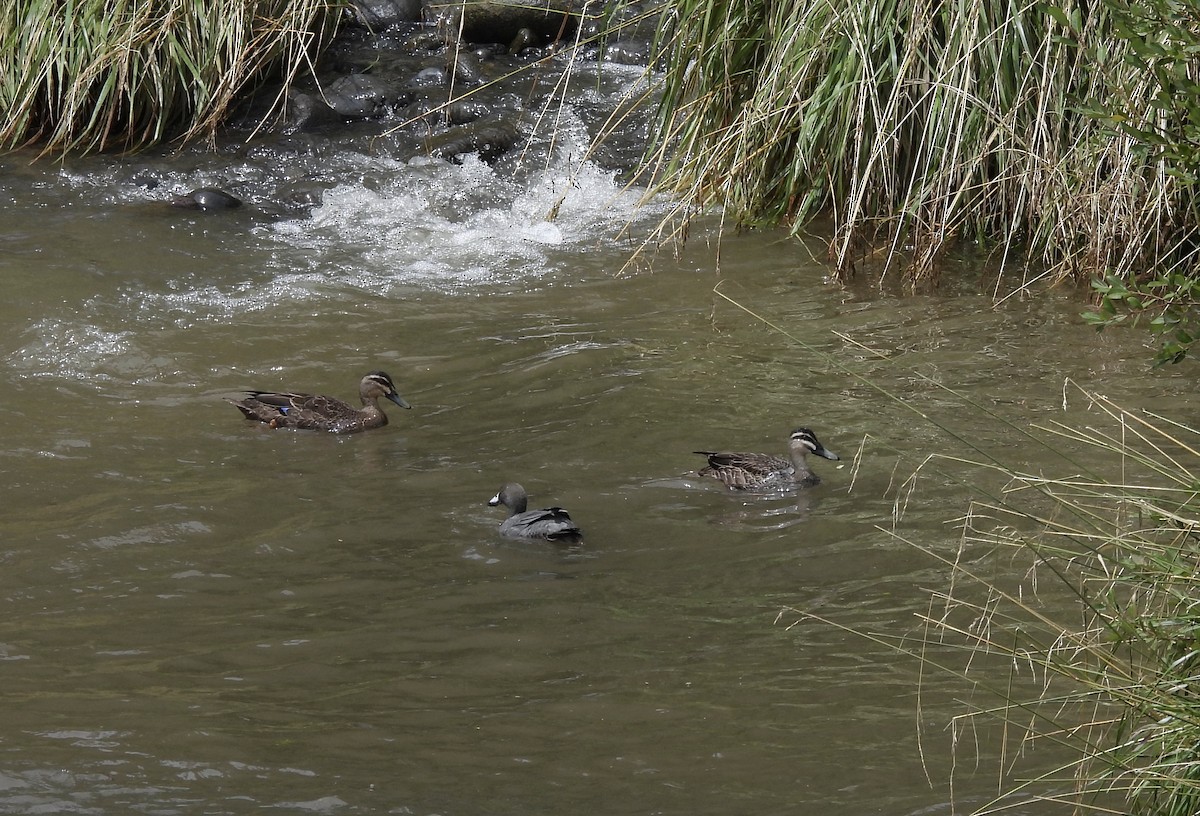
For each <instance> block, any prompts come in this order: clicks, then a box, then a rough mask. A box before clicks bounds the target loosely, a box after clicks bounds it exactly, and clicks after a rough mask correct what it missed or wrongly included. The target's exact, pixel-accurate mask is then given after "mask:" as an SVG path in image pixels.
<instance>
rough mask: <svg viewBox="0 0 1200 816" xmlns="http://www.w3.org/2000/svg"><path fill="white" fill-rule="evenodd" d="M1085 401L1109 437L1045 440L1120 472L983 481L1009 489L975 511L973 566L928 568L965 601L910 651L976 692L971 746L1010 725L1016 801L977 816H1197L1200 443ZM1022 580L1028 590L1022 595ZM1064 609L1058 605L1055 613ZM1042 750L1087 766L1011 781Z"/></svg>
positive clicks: (1077, 434) (1072, 435)
mask: <svg viewBox="0 0 1200 816" xmlns="http://www.w3.org/2000/svg"><path fill="white" fill-rule="evenodd" d="M1086 396H1087V398H1088V399H1089V400H1090V402H1091V406H1092V407H1093V409H1094V410H1095V413H1098V414H1101V415H1102V416H1104V417H1105V418H1106V420H1107V421H1106V423H1105V426H1102V427H1090V428H1084V429H1077V428H1071V427H1068V426H1065V425H1061V424H1052V425H1050V426H1048V427H1046V428H1043V429H1041V430H1042V431H1044V432H1046V433H1048V434H1049V437H1048V439H1047V441H1048V443H1049V444H1051V445H1053V446H1057V447H1058V448H1059V450H1060V452H1066V451H1068V450H1071V449H1075V450H1079V449H1080V446H1085V447H1089V448H1092V449H1094V451H1093V452H1094V453H1097V454H1098V455H1097V456H1093V457H1091V458H1092V459H1093V460H1095V459H1097V458H1098V459H1100V460H1103V461H1106V462H1107V463H1108V464H1109V465H1111V466H1112V468H1113V471H1112V472H1109V473H1108V474H1107V475H1103V474H1101V473H1097V472H1092V471H1094V470H1096V469H1095V468H1092V469H1084V470H1083V471H1082V472H1081V473H1080V475H1077V476H1073V477H1069V478H1045V477H1041V476H1037V475H1034V474H1030V473H1023V472H1016V471H1013V470H1010V469H1006V468H1002V467H999V466H997V465H995V464H994V463H983V466H986V467H988V468H991V469H993V470H998V471H999V472H1000V473H1001V475H1003V476H1005V477H1006V478H1007V479H1008V484H1007V487H1006V488H1005V490H1004V491H1003V493H1002V495H1001V496H1000V497H998V500H996V501H989V502H986V503H980V504H978V505H976V506H974V507H972V508H971V510H970V512H969V513H968V514H967V515H966V517H965V518H964V519H963V520H962V531H963V533H962V538H961V546H960V548H959V551H958V552H957V553H953V554H951V555H949V556H947V555H945V554H938V553H936V552H934V551H932V550H927V551H929V552H930V553H931V554H933V555H934V556H935V557H938V558H941V559H942V560H943V561H945V563H946V564H947V565H949V567H950V569H951V577H950V581H949V586H948V588H947V589H946V590H945V591H942V592H937V593H935V594H934V595H933V597H932V600H931V604H930V607H929V613H928V614H927V615H926V616H924V618H923V624H922V631H923V636H922V638H921V641H922V645H921V647H920V648H919V649H915V650H914V649H911V648H909V647H907V646H905V647H903V648H904V650H905V651H907V652H908V653H910V654H914V655H915V656H917V657H919V658H921V659H923V660H925V661H926V663H927V665H929V666H931V667H936V668H939V669H944V670H947V671H951V672H952V673H954V674H956V675H957V676H959V677H960V678H961V679H963V680H964V681H965V682H966V683H968V684H969V685H970V687H971V688H972V689H974V692H973V699H974V700H975V701H976V702H975V703H974V705H975V707H974V708H973V709H972V710H971V711H970V712H969V713H967V714H964V715H962V716H961V717H959V718H957V719H956V722H955V730H956V733H960V734H961V732H963V731H965V730H968V729H974V728H975V727H976V726H977V725H980V724H981V721H983V720H998V721H999V722H1000V723H1001V725H1002V731H1003V733H1004V734H1005V735H1006V737H1007V746H1008V747H1007V748H1006V758H1005V762H1003V763H1002V770H1001V780H1000V782H1001V790H1002V796H1000V797H998V798H997V799H996V800H995V801H994V802H991V803H989V804H988V805H986V806H984V807H983V808H981V809H979V810H978V811H976V812H978V813H992V812H1000V811H1003V810H1004V809H1005V808H1007V807H1009V806H1011V804H1012V803H1013V799H1014V797H1017V798H1020V799H1036V800H1045V801H1055V802H1059V803H1067V804H1070V805H1071V806H1072V807H1074V808H1076V809H1077V811H1078V810H1089V809H1096V810H1102V811H1104V812H1114V810H1115V811H1116V812H1129V813H1153V814H1156V815H1157V816H1163V815H1164V814H1167V815H1169V816H1194V814H1196V813H1200V431H1198V430H1197V429H1194V428H1189V427H1186V426H1184V425H1182V424H1180V423H1177V422H1173V421H1171V420H1168V419H1167V418H1165V417H1162V416H1157V415H1154V414H1150V413H1147V412H1129V411H1125V410H1122V409H1121V408H1120V407H1118V406H1116V405H1114V404H1113V403H1111V402H1110V401H1108V400H1106V399H1105V398H1103V397H1100V396H1095V395H1090V394H1089V395H1086ZM1075 459H1076V461H1081V460H1082V459H1083V457H1078V456H1077V457H1075ZM1064 461H1065V459H1064ZM984 554H986V555H984ZM981 555H982V557H981ZM1005 555H1007V556H1009V557H1007V558H1006V557H1003V556H1005ZM1022 564H1023V565H1024V567H1025V569H1024V571H1023V572H1024V578H1023V579H1021V578H1020V577H1016V578H1014V577H1013V574H1014V569H1013V568H1014V565H1022ZM988 565H996V566H998V569H997V570H996V571H995V572H993V571H991V570H990V568H989V566H988ZM1021 574H1022V570H1021V569H1018V570H1016V575H1017V576H1020V575H1021ZM1050 595H1054V596H1057V598H1056V600H1055V602H1053V603H1043V599H1045V598H1046V597H1048V596H1050ZM1052 610H1057V611H1052ZM947 649H950V650H951V653H953V651H954V650H955V649H958V650H961V651H962V653H963V655H964V660H963V664H962V665H963V667H962V668H958V669H956V668H953V665H952V663H953V661H947V659H946V658H945V657H944V656H941V657H938V658H936V659H935V658H933V657H931V655H934V654H938V655H945V654H946V650H947ZM1029 693H1031V694H1032V696H1024V695H1026V694H1029ZM1038 741H1043V742H1050V743H1054V744H1056V745H1058V746H1063V747H1065V748H1066V749H1067V750H1068V752H1069V754H1070V755H1071V756H1073V757H1074V758H1073V759H1071V760H1069V761H1067V762H1066V763H1065V764H1063V765H1060V766H1059V767H1056V768H1054V769H1053V770H1051V771H1049V772H1047V773H1045V774H1042V775H1039V776H1037V777H1036V778H1033V779H1026V780H1023V781H1022V780H1018V779H1016V778H1015V776H1009V774H1010V773H1012V767H1011V766H1012V759H1013V754H1015V753H1017V752H1018V751H1014V750H1013V749H1012V746H1013V745H1016V746H1019V749H1018V750H1023V749H1024V747H1025V746H1028V745H1030V744H1033V743H1036V742H1038ZM969 743H971V740H957V739H956V744H960V745H961V744H969ZM1122 802H1123V804H1122ZM1114 803H1116V804H1115V805H1114Z"/></svg>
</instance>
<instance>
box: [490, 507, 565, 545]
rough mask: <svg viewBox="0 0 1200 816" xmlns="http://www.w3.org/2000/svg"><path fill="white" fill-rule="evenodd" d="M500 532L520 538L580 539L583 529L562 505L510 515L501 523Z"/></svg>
mask: <svg viewBox="0 0 1200 816" xmlns="http://www.w3.org/2000/svg"><path fill="white" fill-rule="evenodd" d="M500 532H501V533H503V534H504V535H508V536H517V537H520V538H546V539H550V540H551V541H578V540H579V539H580V538H582V537H583V531H582V530H581V529H579V527H578V526H576V524H575V522H574V521H572V519H571V515H570V514H569V513H568V512H567V511H566V510H564V509H562V508H561V507H547V508H546V509H544V510H527V511H525V512H524V513H517V514H516V515H515V516H509V517H508V518H507V519H505V520H504V522H503V523H502V524H501V525H500Z"/></svg>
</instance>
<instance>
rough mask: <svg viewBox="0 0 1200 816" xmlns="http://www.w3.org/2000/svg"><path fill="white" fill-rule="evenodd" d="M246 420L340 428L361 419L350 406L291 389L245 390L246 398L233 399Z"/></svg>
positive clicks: (334, 399) (273, 424)
mask: <svg viewBox="0 0 1200 816" xmlns="http://www.w3.org/2000/svg"><path fill="white" fill-rule="evenodd" d="M231 402H233V404H234V405H236V406H237V407H238V408H239V409H240V410H241V412H242V413H243V414H245V415H246V417H247V418H249V419H257V420H258V421H259V422H267V423H269V424H271V425H272V427H275V428H300V429H303V430H320V431H339V430H342V429H343V428H345V427H347V425H348V423H349V424H353V423H355V422H357V421H359V420H360V414H359V411H358V409H357V408H355V407H354V406H353V405H350V404H348V403H345V402H343V401H342V400H340V399H336V398H334V397H327V396H325V395H324V394H301V393H297V392H291V391H247V392H246V399H244V400H241V401H233V400H231Z"/></svg>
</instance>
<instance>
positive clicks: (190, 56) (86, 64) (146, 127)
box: [0, 0, 336, 151]
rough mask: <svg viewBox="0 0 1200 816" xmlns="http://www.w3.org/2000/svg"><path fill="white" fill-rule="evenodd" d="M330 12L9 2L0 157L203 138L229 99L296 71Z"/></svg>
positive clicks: (314, 4)
mask: <svg viewBox="0 0 1200 816" xmlns="http://www.w3.org/2000/svg"><path fill="white" fill-rule="evenodd" d="M334 5H336V0H161V1H160V0H9V2H7V3H3V4H0V111H4V112H5V116H4V119H3V121H0V149H11V148H14V147H17V146H20V145H24V144H32V143H36V144H38V145H39V146H40V147H42V148H43V149H44V150H46V151H65V150H85V151H86V150H109V149H117V150H132V149H135V148H138V147H142V146H145V145H148V144H153V143H156V142H159V141H162V140H166V139H173V138H182V139H191V138H196V137H201V136H210V135H211V134H212V133H213V132H214V131H215V129H216V128H217V127H218V126H219V125H220V124H221V123H222V122H223V121H224V119H225V118H226V116H227V115H228V113H229V112H230V110H231V108H232V106H233V105H234V104H235V103H236V101H237V99H238V94H239V93H241V92H242V91H244V90H245V89H247V88H248V87H249V86H251V85H253V84H255V83H257V82H259V81H261V80H263V79H265V78H267V77H269V76H281V77H282V78H283V79H284V80H285V83H286V80H288V79H290V78H291V77H293V76H294V75H295V74H296V72H297V71H300V70H302V69H303V68H304V67H305V65H306V59H307V58H308V57H309V55H311V54H312V53H313V52H314V50H315V49H316V47H317V46H318V45H319V44H320V43H321V42H322V40H323V39H324V38H325V37H327V36H328V35H330V34H331V33H332V27H333V25H334V24H335V22H336V17H335V16H334V15H333V14H332V13H331V11H332V10H333V6H334ZM281 102H282V98H281V99H279V100H277V104H278V103H281Z"/></svg>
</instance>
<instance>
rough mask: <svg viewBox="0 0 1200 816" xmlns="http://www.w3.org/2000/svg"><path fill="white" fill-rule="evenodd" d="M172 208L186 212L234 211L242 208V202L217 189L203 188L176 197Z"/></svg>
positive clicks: (172, 200) (172, 202) (172, 201)
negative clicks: (236, 208)
mask: <svg viewBox="0 0 1200 816" xmlns="http://www.w3.org/2000/svg"><path fill="white" fill-rule="evenodd" d="M171 206H172V207H179V208H180V209H184V210H206V211H207V210H232V209H233V208H235V207H240V206H242V200H241V199H240V198H236V197H235V196H232V195H230V194H229V193H227V192H225V191H224V190H218V189H217V188H216V187H201V188H200V189H198V190H192V191H191V192H190V193H188V194H187V195H181V196H175V197H174V198H173V199H171Z"/></svg>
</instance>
